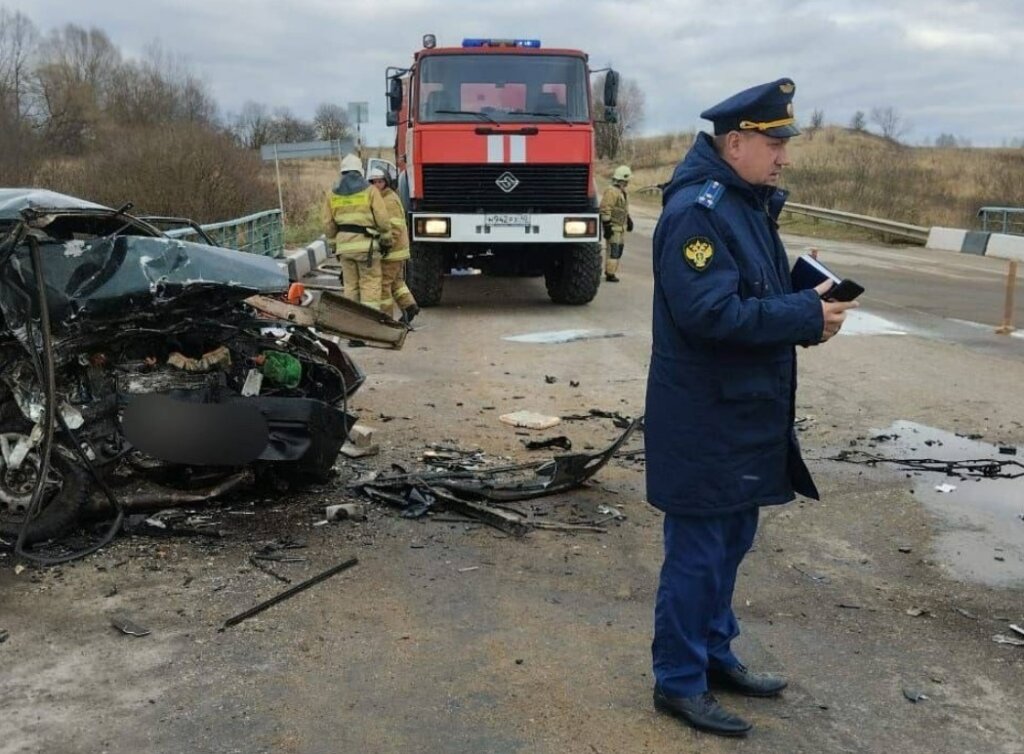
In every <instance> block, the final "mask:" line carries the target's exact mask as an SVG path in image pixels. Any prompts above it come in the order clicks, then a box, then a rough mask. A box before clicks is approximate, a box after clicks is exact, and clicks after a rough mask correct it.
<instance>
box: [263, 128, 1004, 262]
mask: <svg viewBox="0 0 1024 754" xmlns="http://www.w3.org/2000/svg"><path fill="white" fill-rule="evenodd" d="M694 138H695V133H694V132H682V133H676V134H665V135H661V136H649V137H644V138H638V139H631V140H629V141H628V142H627V143H626V144H625V146H624V148H623V154H622V155H620V157H619V158H618V159H617V160H614V161H613V160H602V161H601V162H599V163H598V166H597V174H598V184H599V187H600V188H602V189H603V188H604V186H605V185H606V184H607V182H608V180H609V179H610V177H611V174H612V171H613V170H614V169H615V166H616V165H619V164H622V163H626V164H629V165H630V166H631V167H632V168H633V180H632V181H631V186H632V192H631V200H632V201H634V202H637V203H639V204H641V205H646V206H649V207H657V206H658V205H659V204H660V194H659V193H658V192H657V191H653V192H645V191H644V189H645V188H648V187H654V186H656V185H657V184H660V183H664V182H665V181H667V180H668V179H669V178H670V177H671V176H672V171H673V170H674V169H675V166H676V165H677V164H678V163H679V161H680V160H682V159H683V157H684V156H685V154H686V152H687V150H689V148H690V147H691V145H692V144H693V140H694ZM790 146H791V150H790V154H791V159H792V162H793V164H792V166H791V167H790V168H789V169H788V170H787V171H786V173H785V176H784V184H785V187H786V188H788V189H789V190H790V191H791V192H792V194H791V197H790V198H791V199H792V201H795V202H800V203H803V204H811V205H814V206H818V207H827V208H831V209H841V210H846V211H848V212H857V213H860V214H865V215H872V216H875V217H882V218H888V219H890V220H899V221H902V222H908V223H913V224H915V225H923V226H926V227H930V226H932V225H943V226H948V227H955V228H972V227H976V225H977V211H978V208H979V207H982V206H991V205H996V206H1008V207H1024V150H1022V149H973V148H951V149H940V148H926V147H907V146H903V145H900V144H896V143H893V142H891V141H888V140H885V139H882V138H880V137H877V136H873V135H872V134H867V133H855V132H851V131H849V130H847V129H845V128H839V127H827V128H825V129H822V130H820V131H818V132H817V133H815V134H806V133H805V134H803V135H801V136H798V137H796V138H794V139H793V140H792V142H791V144H790ZM370 156H381V157H385V158H387V159H393V156H392V153H391V150H378V149H375V150H369V151H366V152H364V157H370ZM273 171H274V165H273V163H268V164H266V165H265V166H264V174H265V175H267V176H270V177H271V178H273ZM281 179H282V184H283V187H284V204H285V212H286V216H287V217H288V220H289V232H288V237H289V240H290V241H292V242H295V243H303V242H306V241H309V240H311V239H313V238H316V237H317V236H319V235H320V233H321V229H320V207H321V205H322V202H323V197H324V195H325V194H326V192H327V191H328V190H329V189H330V187H331V186H332V185H333V184H334V181H335V180H336V179H337V163H336V162H335V161H333V160H307V161H290V162H287V163H284V162H283V163H281ZM805 226H806V227H805ZM799 227H800V230H801V232H808V233H830V234H831V235H835V232H833V231H830V230H829V229H828V227H827V226H825V225H812V224H801V225H800V226H799ZM858 233H859V232H855V233H853V235H849V234H847V235H848V236H849V237H861V236H860V235H858ZM839 234H840V235H843V232H842V231H839ZM844 237H846V236H844Z"/></svg>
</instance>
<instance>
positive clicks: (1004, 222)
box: [978, 207, 1024, 236]
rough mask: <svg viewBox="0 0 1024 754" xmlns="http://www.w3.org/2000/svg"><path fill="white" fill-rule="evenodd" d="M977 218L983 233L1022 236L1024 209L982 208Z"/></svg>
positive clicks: (1023, 232) (1023, 233)
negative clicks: (979, 220)
mask: <svg viewBox="0 0 1024 754" xmlns="http://www.w3.org/2000/svg"><path fill="white" fill-rule="evenodd" d="M978 217H979V218H980V219H981V229H982V230H983V231H988V232H990V233H1008V234H1010V235H1012V236H1024V209H1022V208H1020V207H982V208H981V209H979V210H978Z"/></svg>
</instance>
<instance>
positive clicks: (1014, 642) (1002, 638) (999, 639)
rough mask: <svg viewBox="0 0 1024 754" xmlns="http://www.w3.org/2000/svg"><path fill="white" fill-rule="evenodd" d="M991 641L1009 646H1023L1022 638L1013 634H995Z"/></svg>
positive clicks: (1023, 640)
mask: <svg viewBox="0 0 1024 754" xmlns="http://www.w3.org/2000/svg"><path fill="white" fill-rule="evenodd" d="M992 641H994V642H995V643H996V644H1006V645H1008V646H1011V647H1024V639H1018V638H1016V637H1015V636H1007V635H1006V634H996V635H995V636H993V637H992Z"/></svg>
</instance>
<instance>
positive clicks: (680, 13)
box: [6, 0, 1024, 145]
mask: <svg viewBox="0 0 1024 754" xmlns="http://www.w3.org/2000/svg"><path fill="white" fill-rule="evenodd" d="M6 5H7V7H8V8H11V9H17V10H21V11H23V12H24V13H25V14H26V15H28V16H29V17H31V18H32V20H33V21H34V22H35V23H36V24H37V26H39V27H40V28H41V29H42V30H44V31H45V30H48V29H49V28H52V27H53V26H55V25H57V24H58V23H66V22H71V23H76V24H79V25H83V26H96V27H98V28H100V29H103V30H104V31H106V32H107V33H108V34H109V35H110V37H111V38H112V39H113V41H114V42H115V43H116V44H117V45H118V46H119V47H120V48H121V49H122V51H123V52H125V53H126V54H128V55H139V54H141V52H142V51H143V49H144V48H145V46H146V45H147V44H149V43H151V42H152V41H153V40H155V39H159V40H160V41H161V42H162V44H163V46H164V48H165V49H167V50H170V51H173V52H175V53H178V54H180V55H181V56H182V57H184V58H185V59H186V60H187V61H188V63H189V64H190V66H191V68H192V69H193V70H194V71H196V72H197V73H199V74H200V75H201V76H203V78H204V79H205V80H206V81H207V83H208V84H209V85H210V87H211V89H212V90H213V92H214V93H215V95H216V97H217V99H218V101H219V102H220V104H221V106H222V108H223V109H224V110H225V111H233V110H238V108H239V107H240V106H241V104H242V103H243V102H244V101H245V100H249V99H252V100H257V101H261V102H265V103H267V104H269V105H272V106H285V107H289V108H291V109H292V110H293V111H294V112H296V113H297V114H299V115H303V116H306V117H308V116H310V115H311V114H312V112H313V109H314V108H315V106H316V105H317V103H319V102H322V101H333V102H340V103H342V104H344V103H345V102H348V101H352V100H365V101H369V102H370V106H371V111H370V117H371V121H372V122H371V125H370V129H369V134H370V140H371V142H389V141H390V139H391V135H390V132H389V131H388V130H387V129H386V128H385V127H384V125H383V91H384V68H385V67H386V66H387V65H407V64H408V63H409V62H410V61H411V58H412V53H413V51H414V50H415V49H417V48H418V47H419V44H420V38H421V35H422V34H423V33H427V32H431V33H434V34H437V35H438V39H439V41H440V43H442V44H449V45H451V44H459V43H460V41H461V39H462V38H463V37H467V36H501V37H538V38H540V39H542V40H543V42H544V44H545V45H546V46H561V47H575V48H580V49H584V50H586V51H588V52H589V53H590V56H591V64H592V66H594V67H600V66H603V65H605V64H607V63H613V64H614V65H615V67H616V68H617V69H618V70H619V71H621V72H622V74H623V75H625V76H627V77H630V78H634V79H637V81H638V82H639V83H640V85H641V87H642V88H643V89H644V91H645V93H646V96H647V120H646V122H645V125H644V130H645V131H647V132H650V133H657V132H666V131H675V130H682V129H689V128H700V127H702V126H703V125H705V124H702V122H701V121H700V120H699V117H698V113H699V112H700V111H701V110H703V109H704V108H706V107H708V106H709V105H712V104H714V103H715V102H717V101H718V100H720V99H722V98H724V97H725V96H727V95H729V94H731V93H732V92H734V91H737V90H739V89H742V88H745V87H747V86H750V85H751V84H754V83H758V82H761V81H767V80H771V79H773V78H777V77H780V76H791V77H792V78H793V79H794V80H795V81H796V82H797V100H796V104H797V113H798V116H799V115H801V114H802V115H803V116H804V117H805V118H806V117H807V116H809V115H810V112H811V110H813V109H821V110H824V111H825V115H826V120H827V121H829V122H836V123H843V124H845V123H846V122H848V121H849V119H850V117H851V115H852V114H853V112H854V111H856V110H864V111H870V109H871V108H872V107H876V106H892V107H894V108H896V109H897V110H899V112H900V113H902V114H903V115H904V117H905V118H907V119H908V120H909V121H911V122H912V123H913V124H914V129H913V131H912V132H911V133H910V138H911V139H912V140H921V139H924V138H928V137H932V138H933V137H934V136H935V135H937V134H939V133H941V132H948V133H954V134H958V135H961V136H965V137H968V138H970V139H972V140H973V141H974V143H975V144H979V145H981V144H989V145H998V144H1000V143H1001V142H1003V141H1006V140H1009V139H1012V138H1024V117H1022V116H1024V77H1022V76H1021V75H1020V72H1021V71H1022V70H1024V6H1021V5H1020V4H1019V3H1017V2H1014V0H992V2H986V3H984V4H981V3H977V2H965V1H963V0H934V2H932V3H929V4H927V5H924V4H922V3H920V2H916V1H914V0H888V1H886V2H880V1H877V0H861V1H860V2H856V1H854V0H833V1H831V2H826V1H824V0H803V1H797V2H792V1H789V2H787V1H786V0H756V1H755V0H739V1H738V2H729V3H722V4H718V5H717V6H711V4H709V3H707V2H699V1H698V0H662V1H661V2H655V1H653V0H589V1H587V0H563V2H561V3H550V2H542V1H541V0H513V1H511V2H496V1H494V0H475V1H472V2H470V1H468V0H450V1H449V2H440V0H432V1H430V2H428V1H427V0H389V2H387V3H379V4H378V3H357V4H352V3H338V2H335V1H334V0H330V1H328V0H292V2H290V3H288V4H283V3H280V2H270V0H257V1H255V2H248V3H245V4H244V5H243V4H241V3H227V2H223V1H222V0H206V1H205V2H195V1H189V2H171V0H152V1H151V2H149V3H146V4H145V5H144V6H143V4H141V3H139V4H127V5H126V4H123V3H115V2H113V0H91V2H90V3H88V5H86V4H84V3H81V2H72V1H71V0H31V2H20V3H19V2H13V3H12V2H7V3H6ZM56 19H59V21H56Z"/></svg>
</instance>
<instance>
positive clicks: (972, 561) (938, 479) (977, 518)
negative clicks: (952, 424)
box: [872, 421, 1024, 586]
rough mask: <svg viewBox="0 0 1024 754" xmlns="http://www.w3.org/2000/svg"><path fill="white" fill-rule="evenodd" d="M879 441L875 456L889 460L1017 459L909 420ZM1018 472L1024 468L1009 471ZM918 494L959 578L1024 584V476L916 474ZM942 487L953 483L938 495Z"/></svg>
mask: <svg viewBox="0 0 1024 754" xmlns="http://www.w3.org/2000/svg"><path fill="white" fill-rule="evenodd" d="M880 434H882V435H896V437H895V438H892V439H886V440H875V441H874V444H875V447H874V448H873V449H872V452H874V453H876V454H878V455H880V456H885V457H888V458H893V459H896V458H914V459H925V458H930V459H935V460H940V461H967V460H976V459H990V460H996V461H1015V460H1019V461H1020V462H1021V463H1022V464H1024V451H1022V450H1021V449H1020V448H1017V453H1018V455H1006V454H1001V453H1000V452H999V446H996V445H992V444H990V443H987V442H981V441H979V440H973V439H970V438H966V437H960V436H959V435H956V434H954V433H952V432H946V431H944V430H941V429H935V428H933V427H928V426H925V425H923V424H916V423H914V422H908V421H898V422H895V423H894V424H893V425H892V426H891V427H889V428H888V429H886V430H883V431H882V432H881V433H880ZM1004 471H1005V472H1006V473H1011V474H1012V473H1020V472H1022V471H1024V468H1022V467H1013V466H1010V467H1005V468H1004ZM915 478H916V479H917V480H918V483H917V485H916V486H915V491H914V496H915V497H916V498H917V499H918V500H920V501H921V502H922V503H923V504H924V505H925V507H926V508H927V509H928V510H929V511H931V512H932V513H933V514H934V515H935V516H937V517H938V518H939V520H940V521H941V522H942V526H941V529H940V531H939V532H938V534H937V536H936V538H935V541H934V547H935V551H936V557H937V559H938V561H939V562H940V563H942V564H943V565H944V566H945V567H946V568H947V569H948V570H949V571H950V572H951V574H952V575H953V576H954V577H956V578H958V579H961V580H965V581H974V582H979V583H982V584H987V585H990V586H1024V520H1022V516H1024V477H1020V478H1018V479H988V478H981V479H978V478H966V479H961V478H959V477H950V476H946V475H945V474H941V473H937V472H915ZM941 485H954V486H955V487H956V489H955V490H953V491H951V492H939V491H937V490H936V489H935V488H936V487H937V486H941Z"/></svg>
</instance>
